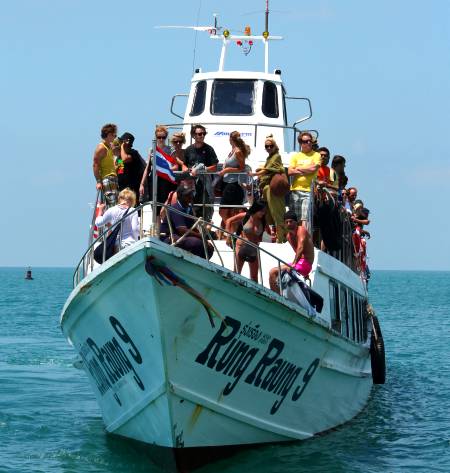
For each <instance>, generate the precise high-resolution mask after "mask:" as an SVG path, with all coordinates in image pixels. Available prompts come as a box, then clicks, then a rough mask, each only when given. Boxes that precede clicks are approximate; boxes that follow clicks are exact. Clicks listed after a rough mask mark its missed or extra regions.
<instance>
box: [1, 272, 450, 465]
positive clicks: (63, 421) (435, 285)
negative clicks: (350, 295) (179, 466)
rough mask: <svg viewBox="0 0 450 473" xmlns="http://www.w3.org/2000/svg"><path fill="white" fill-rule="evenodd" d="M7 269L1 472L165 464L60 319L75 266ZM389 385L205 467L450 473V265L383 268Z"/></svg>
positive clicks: (375, 286) (379, 276)
mask: <svg viewBox="0 0 450 473" xmlns="http://www.w3.org/2000/svg"><path fill="white" fill-rule="evenodd" d="M24 274H25V269H22V268H21V269H13V268H3V269H2V268H0V287H1V292H0V327H1V329H0V472H1V473H3V472H17V473H21V472H24V473H25V472H27V473H28V472H46V473H51V472H55V473H56V472H58V473H59V472H66V473H70V472H74V473H75V472H96V473H103V472H105V473H106V472H108V473H119V472H120V473H123V472H132V473H141V472H146V473H149V472H150V473H159V472H161V470H160V469H159V468H158V467H156V466H155V465H153V464H152V463H151V462H150V461H149V458H148V457H147V455H146V454H145V452H142V451H138V450H137V449H136V448H135V446H134V444H133V443H132V442H128V441H125V440H122V439H118V438H115V437H112V436H109V435H106V433H105V431H104V429H103V424H102V419H101V416H100V411H99V409H98V407H97V404H96V401H95V398H94V395H93V392H91V389H90V387H89V385H88V382H87V378H86V377H85V375H84V373H83V371H81V370H77V369H75V368H73V366H72V363H73V361H74V359H75V352H74V351H73V350H72V348H71V347H70V346H69V345H68V343H67V342H66V340H65V339H64V337H63V335H62V333H61V330H60V328H59V315H60V312H61V309H62V306H63V304H64V301H65V299H66V297H67V296H68V294H69V292H70V290H71V276H72V271H71V270H69V269H52V268H34V270H33V276H34V278H35V279H34V280H33V281H25V280H24ZM371 302H372V304H373V305H374V307H375V309H376V312H377V314H378V316H379V319H380V322H381V326H382V330H383V335H384V340H385V345H386V356H387V363H388V373H387V384H385V385H383V386H375V387H374V389H373V391H372V396H371V398H370V401H369V403H368V405H367V408H366V409H365V410H364V411H363V412H362V413H361V414H360V415H359V416H358V417H357V418H356V419H354V420H352V421H351V422H349V423H348V424H346V425H344V426H342V427H340V428H339V429H337V430H335V431H332V432H330V433H328V434H326V435H323V436H320V437H318V438H315V439H312V440H308V441H305V442H297V443H292V444H289V445H281V446H269V447H261V448H256V449H252V450H247V451H244V452H241V453H239V454H237V455H236V456H234V457H232V458H229V459H226V460H222V461H219V462H216V463H214V464H210V465H208V466H206V467H204V468H202V469H201V470H198V471H199V472H201V473H212V472H222V473H231V472H233V473H237V472H242V471H246V472H258V473H265V472H283V473H291V472H292V473H294V472H309V473H319V472H336V473H340V472H342V473H347V472H352V473H355V472H364V473H370V472H374V473H375V472H376V473H378V472H446V473H448V472H450V401H449V400H450V363H449V361H450V357H449V351H450V273H449V272H402V271H374V272H373V275H372V280H371Z"/></svg>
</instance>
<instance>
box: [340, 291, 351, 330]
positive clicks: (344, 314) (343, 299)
mask: <svg viewBox="0 0 450 473" xmlns="http://www.w3.org/2000/svg"><path fill="white" fill-rule="evenodd" d="M340 292H341V294H340V301H339V302H340V305H341V321H342V334H343V335H345V336H346V337H349V323H348V304H347V291H346V289H345V287H341V291H340Z"/></svg>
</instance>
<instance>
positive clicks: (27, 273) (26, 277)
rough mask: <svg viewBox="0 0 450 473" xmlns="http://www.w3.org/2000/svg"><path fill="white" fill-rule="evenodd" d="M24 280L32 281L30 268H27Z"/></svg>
mask: <svg viewBox="0 0 450 473" xmlns="http://www.w3.org/2000/svg"><path fill="white" fill-rule="evenodd" d="M25 279H28V280H29V281H31V280H33V279H34V278H33V276H32V273H31V268H30V267H28V269H27V272H26V273H25Z"/></svg>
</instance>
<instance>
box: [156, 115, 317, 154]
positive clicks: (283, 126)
mask: <svg viewBox="0 0 450 473" xmlns="http://www.w3.org/2000/svg"><path fill="white" fill-rule="evenodd" d="M197 123H199V122H198V121H192V122H191V121H189V122H182V123H168V124H166V125H164V126H166V127H167V128H169V129H171V128H176V129H178V128H182V127H184V126H192V125H195V124H197ZM201 123H202V125H205V126H208V125H222V126H231V125H232V126H251V127H254V129H255V133H254V140H253V143H254V146H255V147H256V141H257V138H258V127H266V128H267V127H270V128H282V129H285V130H293V131H294V148H295V137H296V134H297V133H300V132H302V131H303V130H300V129H298V128H297V127H296V126H289V125H279V124H276V123H248V122H240V121H236V122H235V121H232V122H227V123H224V122H216V121H205V120H202V122H201ZM314 131H315V130H314ZM317 134H318V132H317ZM191 144H192V139H191Z"/></svg>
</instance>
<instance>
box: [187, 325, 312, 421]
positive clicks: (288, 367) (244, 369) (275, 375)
mask: <svg viewBox="0 0 450 473" xmlns="http://www.w3.org/2000/svg"><path fill="white" fill-rule="evenodd" d="M240 328H241V322H239V321H238V320H235V319H233V318H231V317H228V316H227V317H225V321H224V322H222V324H221V325H220V327H219V329H218V331H217V332H216V334H215V335H214V337H213V338H212V339H211V341H210V342H209V343H208V346H207V347H206V348H205V349H204V350H203V351H202V352H201V353H199V354H198V355H197V358H196V359H195V361H196V362H197V363H200V364H201V365H206V366H207V367H208V368H210V369H211V370H213V369H214V370H215V371H217V372H219V373H222V374H223V375H226V376H228V377H231V378H232V379H231V381H230V382H228V383H227V384H226V385H225V387H224V388H223V395H224V396H228V395H229V394H231V393H232V391H233V390H234V388H235V387H236V386H237V384H238V383H239V381H240V380H241V379H242V380H243V382H244V383H247V384H250V385H252V386H255V387H256V388H258V389H262V390H264V391H268V392H270V393H273V394H274V395H276V396H278V399H277V400H276V401H275V402H274V403H273V405H272V407H271V409H270V414H272V415H273V414H275V413H276V412H277V411H278V409H279V408H280V407H281V405H282V404H283V402H284V400H285V399H286V397H287V396H288V395H290V396H291V399H292V401H294V402H295V401H298V400H299V399H300V397H301V396H302V394H303V393H304V392H305V389H306V387H307V386H308V384H309V382H310V381H311V378H312V377H313V376H314V373H315V372H316V370H317V367H318V366H319V361H320V360H319V358H315V359H314V360H313V361H312V362H311V363H310V365H309V366H308V368H306V369H304V368H303V367H301V366H298V365H296V364H294V363H292V362H290V361H289V360H287V359H283V358H282V357H281V354H282V352H283V350H284V346H285V344H284V342H283V341H281V340H279V339H278V338H272V337H271V336H268V335H267V334H264V333H263V332H262V331H261V330H259V325H256V326H254V327H252V326H251V325H244V327H243V328H242V330H240ZM241 336H242V337H243V338H244V337H245V338H249V339H250V340H252V341H254V342H257V343H259V344H261V345H267V347H266V348H265V352H264V353H263V354H262V355H261V353H259V352H260V351H261V350H260V349H261V347H255V346H251V345H250V344H248V343H246V342H245V341H244V340H242V339H241ZM269 340H270V342H269ZM253 361H255V363H254V364H253V365H252V362H253ZM250 365H252V366H250ZM301 374H303V376H300V375H301ZM299 377H300V378H301V381H300V382H299V383H297V385H296V386H295V387H294V385H295V384H296V381H297V379H298V378H299Z"/></svg>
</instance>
